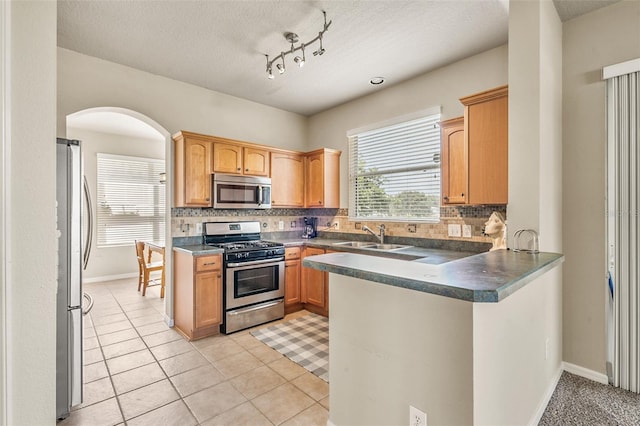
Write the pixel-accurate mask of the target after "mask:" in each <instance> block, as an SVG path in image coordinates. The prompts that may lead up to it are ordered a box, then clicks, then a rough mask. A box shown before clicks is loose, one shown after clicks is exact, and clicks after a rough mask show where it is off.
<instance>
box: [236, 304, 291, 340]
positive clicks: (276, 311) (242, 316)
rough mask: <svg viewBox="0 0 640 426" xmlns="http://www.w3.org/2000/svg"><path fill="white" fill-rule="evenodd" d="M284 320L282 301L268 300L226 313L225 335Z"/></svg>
mask: <svg viewBox="0 0 640 426" xmlns="http://www.w3.org/2000/svg"><path fill="white" fill-rule="evenodd" d="M281 318H284V300H283V299H276V300H270V301H267V302H263V303H258V304H256V305H252V306H247V307H244V308H240V309H234V310H231V311H227V313H226V315H225V321H224V327H225V330H224V332H225V333H233V332H234V331H238V330H243V329H245V328H249V327H254V326H256V325H258V324H264V323H265V322H269V321H273V320H277V319H281Z"/></svg>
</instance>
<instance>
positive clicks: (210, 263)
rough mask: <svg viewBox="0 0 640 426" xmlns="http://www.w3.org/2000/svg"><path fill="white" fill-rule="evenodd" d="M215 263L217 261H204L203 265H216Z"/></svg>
mask: <svg viewBox="0 0 640 426" xmlns="http://www.w3.org/2000/svg"><path fill="white" fill-rule="evenodd" d="M215 264H216V262H209V263H204V264H203V265H204V266H211V265H215Z"/></svg>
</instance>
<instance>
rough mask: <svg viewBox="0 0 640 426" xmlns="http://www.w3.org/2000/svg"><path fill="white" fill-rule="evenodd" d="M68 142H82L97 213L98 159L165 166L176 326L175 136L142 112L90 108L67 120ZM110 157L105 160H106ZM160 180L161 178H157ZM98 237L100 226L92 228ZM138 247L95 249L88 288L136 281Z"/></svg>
mask: <svg viewBox="0 0 640 426" xmlns="http://www.w3.org/2000/svg"><path fill="white" fill-rule="evenodd" d="M66 134H67V137H68V138H72V139H80V140H82V141H83V159H84V168H85V175H86V177H87V181H88V183H89V188H90V192H91V193H92V204H93V207H94V211H96V210H97V203H98V202H99V200H96V190H97V175H96V170H97V167H96V162H97V156H98V155H97V153H101V155H106V154H108V155H119V156H122V157H131V158H143V157H145V158H150V159H162V160H164V162H165V173H166V180H165V183H164V185H163V186H164V199H165V202H164V207H165V209H164V210H165V213H164V243H165V248H166V249H165V252H166V266H165V268H166V269H165V276H166V291H165V303H164V314H165V322H166V323H167V324H168V325H173V324H172V322H173V321H172V319H173V309H172V307H173V292H172V279H171V277H172V262H171V258H172V257H171V250H172V244H171V203H172V199H171V194H172V193H173V191H172V184H171V182H172V181H173V179H172V167H171V164H172V163H171V135H170V133H169V132H168V131H167V130H166V129H165V128H164V127H162V126H161V125H159V124H158V123H157V122H156V121H154V120H153V119H151V118H149V117H147V116H146V115H144V114H141V113H139V112H136V111H133V110H129V109H126V108H118V107H98V108H89V109H85V110H82V111H78V112H75V113H73V114H69V115H68V116H67V117H66ZM105 153H106V154H105ZM158 178H160V176H158ZM93 231H94V235H96V231H97V228H96V225H95V221H94V226H93ZM134 253H135V251H134V248H133V246H132V245H131V246H129V245H125V246H117V245H114V246H112V247H104V246H103V247H99V248H96V245H95V239H94V248H93V249H92V254H93V255H92V256H91V257H90V260H89V263H88V265H87V270H86V271H85V278H86V279H84V278H83V282H99V281H106V280H113V279H120V278H127V277H135V276H137V274H138V269H137V268H138V267H137V264H136V262H135V254H134Z"/></svg>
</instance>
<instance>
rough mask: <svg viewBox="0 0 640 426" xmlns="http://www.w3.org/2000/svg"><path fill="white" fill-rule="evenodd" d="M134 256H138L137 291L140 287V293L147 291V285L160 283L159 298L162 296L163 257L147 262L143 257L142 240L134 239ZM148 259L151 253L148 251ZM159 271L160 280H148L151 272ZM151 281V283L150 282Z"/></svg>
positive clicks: (143, 293)
mask: <svg viewBox="0 0 640 426" xmlns="http://www.w3.org/2000/svg"><path fill="white" fill-rule="evenodd" d="M135 243H136V256H137V257H138V272H139V273H138V291H140V287H142V295H143V296H144V295H145V294H146V292H147V287H149V286H150V285H158V284H159V285H160V286H161V287H160V298H163V297H164V258H163V259H162V261H159V262H151V261H149V262H147V261H146V260H145V258H144V242H143V241H136V242H135ZM149 260H151V253H149ZM155 271H160V273H161V276H160V282H159V283H158V280H157V279H155V280H150V279H149V276H150V274H151V272H155ZM152 283H153V284H152Z"/></svg>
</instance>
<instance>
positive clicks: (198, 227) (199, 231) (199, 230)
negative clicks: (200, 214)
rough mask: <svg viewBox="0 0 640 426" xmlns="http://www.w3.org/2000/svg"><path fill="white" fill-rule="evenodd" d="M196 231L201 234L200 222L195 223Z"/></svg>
mask: <svg viewBox="0 0 640 426" xmlns="http://www.w3.org/2000/svg"><path fill="white" fill-rule="evenodd" d="M196 233H198V234H202V222H199V223H196Z"/></svg>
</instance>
